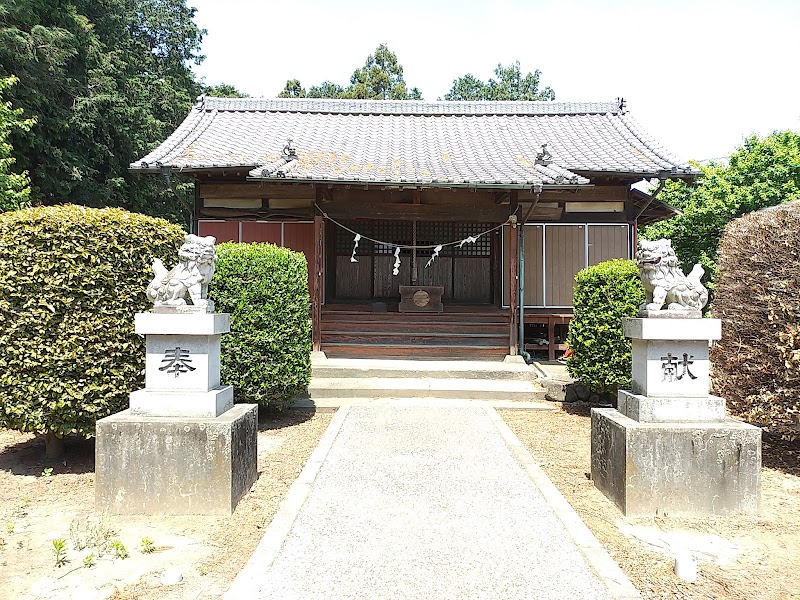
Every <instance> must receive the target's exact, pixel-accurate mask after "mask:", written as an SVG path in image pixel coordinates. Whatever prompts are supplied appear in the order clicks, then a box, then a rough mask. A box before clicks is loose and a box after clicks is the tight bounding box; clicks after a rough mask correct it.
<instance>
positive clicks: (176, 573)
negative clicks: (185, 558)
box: [161, 569, 183, 585]
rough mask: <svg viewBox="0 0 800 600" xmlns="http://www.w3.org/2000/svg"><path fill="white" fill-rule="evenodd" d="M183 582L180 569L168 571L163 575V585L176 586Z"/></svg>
mask: <svg viewBox="0 0 800 600" xmlns="http://www.w3.org/2000/svg"><path fill="white" fill-rule="evenodd" d="M181 581H183V573H181V571H180V569H167V570H166V571H164V573H162V574H161V585H175V584H176V583H180V582H181Z"/></svg>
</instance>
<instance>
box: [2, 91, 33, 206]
mask: <svg viewBox="0 0 800 600" xmlns="http://www.w3.org/2000/svg"><path fill="white" fill-rule="evenodd" d="M16 82H17V79H16V78H15V77H4V78H0V212H6V211H10V210H17V209H18V208H22V207H23V206H25V205H26V204H27V203H28V196H29V195H30V188H29V187H28V186H29V184H30V181H29V180H28V174H27V173H26V172H22V173H14V172H12V171H11V169H10V167H11V165H12V164H14V157H13V156H11V144H10V143H9V137H10V135H11V132H12V131H14V130H15V129H22V130H26V129H30V127H31V125H33V121H32V120H31V119H23V118H22V110H21V109H18V108H17V109H15V108H13V107H12V106H11V103H10V102H5V101H3V95H4V93H5V91H6V90H7V89H9V88H10V87H11V86H12V85H14V84H15V83H16Z"/></svg>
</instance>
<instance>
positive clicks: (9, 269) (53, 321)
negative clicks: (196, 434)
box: [0, 206, 183, 452]
mask: <svg viewBox="0 0 800 600" xmlns="http://www.w3.org/2000/svg"><path fill="white" fill-rule="evenodd" d="M182 239H183V232H182V231H181V229H180V228H179V227H178V226H176V225H172V224H170V223H168V222H167V221H165V220H163V219H155V218H152V217H146V216H144V215H138V214H133V213H129V212H126V211H123V210H120V209H116V208H107V209H91V208H84V207H79V206H53V207H38V208H29V209H25V210H20V211H16V212H12V213H5V214H3V215H0V424H2V425H3V426H5V427H9V428H12V429H18V430H20V431H30V432H37V433H44V432H47V433H48V441H53V442H56V443H58V442H57V441H56V440H59V439H60V438H62V437H63V436H64V435H67V434H78V435H82V436H86V437H91V436H93V435H94V427H95V421H96V420H97V419H100V418H102V417H105V416H107V415H110V414H112V413H115V412H118V411H120V410H122V409H124V408H126V406H127V404H128V394H129V393H130V392H131V391H132V390H135V389H137V388H138V387H141V386H142V383H143V369H144V341H143V340H142V338H140V337H139V336H137V335H135V334H134V332H133V317H134V314H135V313H136V312H140V311H143V310H147V309H148V308H149V306H150V303H149V301H148V300H147V296H146V294H145V290H146V288H147V284H148V283H149V282H150V280H151V279H152V277H153V271H152V270H151V267H150V264H151V261H152V259H153V257H159V258H161V259H164V260H167V261H168V262H174V261H175V258H174V257H175V255H176V250H177V248H178V246H179V244H180V243H181V241H182ZM48 452H50V449H49V448H48Z"/></svg>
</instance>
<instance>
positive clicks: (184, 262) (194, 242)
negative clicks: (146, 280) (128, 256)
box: [147, 233, 217, 312]
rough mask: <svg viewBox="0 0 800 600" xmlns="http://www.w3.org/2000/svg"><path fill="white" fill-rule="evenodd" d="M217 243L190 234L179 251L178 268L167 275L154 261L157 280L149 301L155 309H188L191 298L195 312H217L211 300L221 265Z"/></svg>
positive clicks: (153, 284) (157, 261)
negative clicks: (216, 267)
mask: <svg viewBox="0 0 800 600" xmlns="http://www.w3.org/2000/svg"><path fill="white" fill-rule="evenodd" d="M216 241H217V240H216V238H214V237H212V236H207V237H200V236H197V235H193V234H191V233H189V234H186V236H185V237H184V242H183V245H182V246H181V247H180V250H178V264H177V265H175V267H174V268H173V269H172V270H171V271H167V269H166V267H164V263H162V262H161V260H160V259H158V258H154V259H153V272H154V273H155V277H154V278H153V281H151V282H150V285H148V286H147V297H148V298H150V299H151V300H152V301H153V306H154V308H156V309H158V308H159V307H181V306H186V295H187V294H188V295H189V298H190V299H191V301H192V305H193V306H195V307H197V308H196V309H194V310H196V311H200V310H202V311H203V312H214V303H213V302H212V301H211V300H209V299H208V284H209V283H210V282H211V278H212V277H213V276H214V263H215V262H216V261H217V253H216V250H215V249H214V244H215V243H216ZM176 310H177V309H176Z"/></svg>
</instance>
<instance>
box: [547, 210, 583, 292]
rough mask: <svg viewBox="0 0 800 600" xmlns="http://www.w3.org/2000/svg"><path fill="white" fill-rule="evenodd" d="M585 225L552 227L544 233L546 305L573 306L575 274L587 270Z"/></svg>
mask: <svg viewBox="0 0 800 600" xmlns="http://www.w3.org/2000/svg"><path fill="white" fill-rule="evenodd" d="M585 231H586V226H585V225H551V226H548V227H547V229H546V231H545V269H544V273H545V303H546V304H547V306H572V288H573V286H574V284H575V274H576V273H577V272H578V271H580V270H581V269H583V268H584V267H585V266H586V238H585V235H586V234H585Z"/></svg>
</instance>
